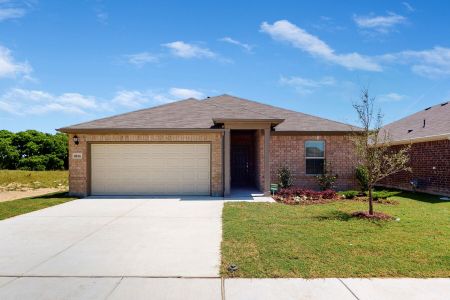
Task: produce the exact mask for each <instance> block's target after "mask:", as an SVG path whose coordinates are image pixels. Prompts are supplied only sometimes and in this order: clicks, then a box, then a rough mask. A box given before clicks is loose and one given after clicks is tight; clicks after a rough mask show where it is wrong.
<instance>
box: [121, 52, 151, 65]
mask: <svg viewBox="0 0 450 300" xmlns="http://www.w3.org/2000/svg"><path fill="white" fill-rule="evenodd" d="M125 58H126V59H127V61H128V63H130V64H132V65H135V66H136V67H139V68H140V67H143V66H144V65H146V64H148V63H153V62H157V61H158V57H157V56H156V55H153V54H151V53H149V52H140V53H135V54H128V55H125Z"/></svg>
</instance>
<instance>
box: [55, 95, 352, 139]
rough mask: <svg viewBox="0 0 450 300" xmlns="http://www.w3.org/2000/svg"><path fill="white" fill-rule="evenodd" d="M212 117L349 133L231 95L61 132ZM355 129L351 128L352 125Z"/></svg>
mask: <svg viewBox="0 0 450 300" xmlns="http://www.w3.org/2000/svg"><path fill="white" fill-rule="evenodd" d="M213 119H251V120H262V121H263V120H273V119H284V121H283V122H282V123H281V124H279V125H277V126H276V127H275V130H276V131H312V132H316V131H320V132H339V131H342V132H348V131H351V130H352V127H351V126H350V125H348V124H344V123H340V122H336V121H331V120H327V119H323V118H320V117H316V116H311V115H307V114H303V113H299V112H296V111H292V110H287V109H283V108H279V107H275V106H271V105H266V104H262V103H259V102H255V101H250V100H246V99H242V98H238V97H234V96H230V95H221V96H216V97H210V98H207V99H204V100H197V99H194V98H190V99H186V100H182V101H178V102H173V103H169V104H165V105H160V106H156V107H152V108H147V109H141V110H137V111H133V112H129V113H125V114H120V115H116V116H112V117H107V118H103V119H98V120H94V121H90V122H85V123H81V124H76V125H72V126H68V127H64V128H61V129H59V130H60V131H63V132H64V131H73V130H77V129H80V130H99V129H104V130H106V129H125V130H126V129H208V128H212V127H213V126H214V122H213ZM353 129H354V127H353Z"/></svg>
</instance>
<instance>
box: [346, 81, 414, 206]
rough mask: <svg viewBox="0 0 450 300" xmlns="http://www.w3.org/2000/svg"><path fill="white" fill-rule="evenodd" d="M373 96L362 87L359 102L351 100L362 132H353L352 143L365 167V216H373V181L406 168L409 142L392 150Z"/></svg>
mask: <svg viewBox="0 0 450 300" xmlns="http://www.w3.org/2000/svg"><path fill="white" fill-rule="evenodd" d="M374 101H375V98H374V97H370V96H369V90H368V89H367V88H363V89H362V91H361V96H360V102H358V103H354V104H353V108H354V109H355V110H356V112H357V115H358V119H359V122H360V125H361V127H362V131H358V132H355V133H354V135H353V142H354V145H355V151H356V154H357V157H358V163H359V165H361V166H362V167H364V168H365V169H366V170H367V187H368V192H369V215H373V198H372V190H373V188H374V186H375V184H376V183H378V182H379V181H380V180H382V179H383V178H386V177H388V176H389V175H392V174H394V173H397V172H400V171H409V170H410V168H409V167H408V164H409V150H410V148H411V146H410V145H408V146H404V147H401V148H399V149H398V150H394V149H393V148H392V147H391V146H392V143H391V140H390V137H389V133H388V132H386V131H385V130H383V129H382V120H383V116H382V114H381V111H378V112H374Z"/></svg>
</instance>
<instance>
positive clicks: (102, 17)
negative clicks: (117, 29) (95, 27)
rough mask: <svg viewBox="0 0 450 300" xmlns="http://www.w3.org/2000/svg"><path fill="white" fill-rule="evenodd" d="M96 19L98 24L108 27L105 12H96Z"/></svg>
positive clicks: (107, 16)
mask: <svg viewBox="0 0 450 300" xmlns="http://www.w3.org/2000/svg"><path fill="white" fill-rule="evenodd" d="M96 17H97V21H98V22H99V23H101V24H103V25H108V18H109V15H108V13H107V12H104V11H99V12H97V14H96Z"/></svg>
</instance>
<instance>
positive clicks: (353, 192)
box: [340, 191, 359, 199]
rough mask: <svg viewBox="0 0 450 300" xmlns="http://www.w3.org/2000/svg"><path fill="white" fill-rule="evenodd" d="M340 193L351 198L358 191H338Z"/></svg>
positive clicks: (346, 197) (356, 194)
mask: <svg viewBox="0 0 450 300" xmlns="http://www.w3.org/2000/svg"><path fill="white" fill-rule="evenodd" d="M340 194H341V195H342V196H344V198H345V199H353V198H355V197H356V196H358V194H359V192H358V191H344V192H340Z"/></svg>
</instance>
